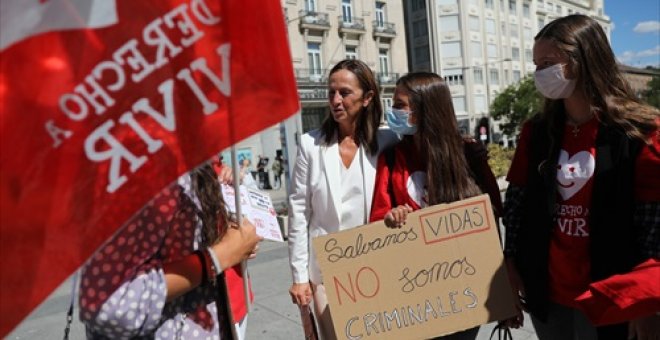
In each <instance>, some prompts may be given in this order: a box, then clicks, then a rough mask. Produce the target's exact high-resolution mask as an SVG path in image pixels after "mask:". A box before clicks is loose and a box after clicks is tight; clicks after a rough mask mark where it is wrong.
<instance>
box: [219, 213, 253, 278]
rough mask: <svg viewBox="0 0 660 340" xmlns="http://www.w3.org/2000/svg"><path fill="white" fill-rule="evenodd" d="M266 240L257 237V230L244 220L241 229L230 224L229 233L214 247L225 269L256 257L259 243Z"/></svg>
mask: <svg viewBox="0 0 660 340" xmlns="http://www.w3.org/2000/svg"><path fill="white" fill-rule="evenodd" d="M263 239H264V238H263V237H261V236H259V235H257V228H256V227H255V226H254V225H253V224H252V223H251V222H250V221H249V220H248V219H247V218H243V225H242V226H241V227H240V228H239V227H238V225H237V224H236V223H233V222H232V223H230V224H229V227H228V228H227V232H226V233H225V235H224V236H223V237H222V239H221V240H220V242H218V243H216V244H215V245H213V250H214V251H215V253H216V255H217V256H218V260H219V261H220V265H221V266H222V268H223V269H225V268H229V267H233V266H235V265H237V264H239V263H241V261H243V260H246V259H251V258H254V257H255V256H256V252H257V250H258V247H259V242H261V241H262V240H263Z"/></svg>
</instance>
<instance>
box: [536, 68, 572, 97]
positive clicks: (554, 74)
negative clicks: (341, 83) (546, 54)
mask: <svg viewBox="0 0 660 340" xmlns="http://www.w3.org/2000/svg"><path fill="white" fill-rule="evenodd" d="M564 66H565V64H555V65H552V66H550V67H547V68H544V69H542V70H539V71H536V72H534V84H535V85H536V89H537V90H539V92H541V94H542V95H543V96H544V97H546V98H550V99H563V98H568V97H570V96H571V94H573V90H575V83H576V82H575V79H566V78H564Z"/></svg>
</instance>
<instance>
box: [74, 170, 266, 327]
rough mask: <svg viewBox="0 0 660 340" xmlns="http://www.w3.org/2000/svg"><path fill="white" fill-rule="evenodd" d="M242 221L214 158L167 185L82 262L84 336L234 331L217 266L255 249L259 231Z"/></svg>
mask: <svg viewBox="0 0 660 340" xmlns="http://www.w3.org/2000/svg"><path fill="white" fill-rule="evenodd" d="M228 173H229V171H226V172H224V175H221V176H220V177H221V178H225V180H224V181H227V180H226V179H227V178H228V177H230V176H229V175H228ZM243 221H244V223H243V225H242V226H241V227H240V228H239V227H238V226H237V225H236V224H235V223H231V222H229V219H228V216H227V213H226V210H225V204H224V201H223V199H222V195H221V193H220V186H219V181H218V177H217V176H216V174H215V172H214V170H213V168H212V167H211V165H210V164H205V165H203V166H201V167H199V168H197V169H195V170H193V171H192V172H191V173H190V174H186V175H183V176H181V177H180V178H179V179H178V180H177V181H176V182H175V183H173V184H172V185H170V186H169V187H167V188H165V189H163V190H162V191H161V192H160V193H159V194H158V195H156V197H154V199H152V200H151V202H149V203H148V204H147V205H146V206H144V207H143V208H142V210H141V211H139V212H138V213H136V214H135V215H134V216H133V217H132V219H131V220H129V221H128V222H127V223H126V225H125V226H124V227H123V228H122V230H120V231H119V232H118V233H117V234H116V235H115V236H114V237H113V238H112V239H111V240H110V241H109V242H108V243H107V244H105V245H104V246H103V247H102V248H100V249H99V250H98V251H97V252H96V254H95V255H93V256H92V258H91V259H90V260H89V261H88V263H87V264H86V265H85V267H84V268H83V272H82V281H81V291H80V308H81V311H80V318H81V320H82V321H83V323H85V325H86V329H87V337H88V338H93V339H106V338H107V339H126V338H148V339H154V338H155V339H229V338H231V337H230V334H231V332H230V327H231V326H229V322H228V321H227V312H226V303H225V301H224V299H225V298H224V295H223V294H219V292H220V289H221V287H220V286H219V285H221V284H223V280H222V278H220V277H217V275H216V274H219V273H220V272H221V271H222V268H228V267H231V266H234V265H236V264H238V263H240V262H241V261H242V260H244V259H248V258H253V257H254V255H255V252H256V250H257V245H258V242H259V241H261V237H259V236H258V235H257V234H256V229H255V227H254V226H253V225H252V224H251V223H250V222H249V221H247V220H246V219H244V220H243ZM216 277H217V280H216ZM216 302H217V305H216Z"/></svg>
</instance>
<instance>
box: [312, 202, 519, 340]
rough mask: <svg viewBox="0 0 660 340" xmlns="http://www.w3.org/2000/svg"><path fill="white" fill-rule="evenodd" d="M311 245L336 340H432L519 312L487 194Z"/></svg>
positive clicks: (335, 236) (332, 236)
mask: <svg viewBox="0 0 660 340" xmlns="http://www.w3.org/2000/svg"><path fill="white" fill-rule="evenodd" d="M313 245H314V250H315V252H316V258H317V260H318V263H319V265H320V267H321V273H322V274H323V283H324V285H325V291H326V294H327V298H328V304H329V306H330V315H331V316H332V321H333V326H334V329H335V332H336V334H337V338H338V339H350V340H355V339H363V340H367V339H379V340H380V339H428V338H432V337H436V336H439V335H444V334H449V333H454V332H457V331H460V330H464V329H468V328H471V327H474V326H478V325H481V324H485V323H488V322H492V321H495V320H504V319H507V318H509V317H511V316H513V315H515V313H516V310H515V307H514V299H513V293H512V289H511V286H510V284H509V281H508V277H507V273H506V268H505V265H504V258H503V255H502V249H501V246H500V243H499V238H498V234H497V223H496V222H495V218H494V216H493V212H492V208H491V206H490V199H489V198H488V195H481V196H478V197H473V198H470V199H467V200H463V201H458V202H454V203H452V204H440V205H435V206H432V207H428V208H425V209H421V210H417V211H415V212H413V213H410V214H408V217H407V221H406V224H405V225H404V226H403V227H401V228H399V229H391V228H387V227H386V226H385V224H384V223H383V222H382V221H380V222H375V223H372V224H369V225H365V226H362V227H359V228H354V229H349V230H345V231H342V232H338V233H334V234H330V235H324V236H319V237H316V238H314V239H313Z"/></svg>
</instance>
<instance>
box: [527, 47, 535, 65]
mask: <svg viewBox="0 0 660 340" xmlns="http://www.w3.org/2000/svg"><path fill="white" fill-rule="evenodd" d="M532 59H534V58H532V50H530V49H529V48H526V49H525V60H526V61H530V62H531V61H532Z"/></svg>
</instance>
